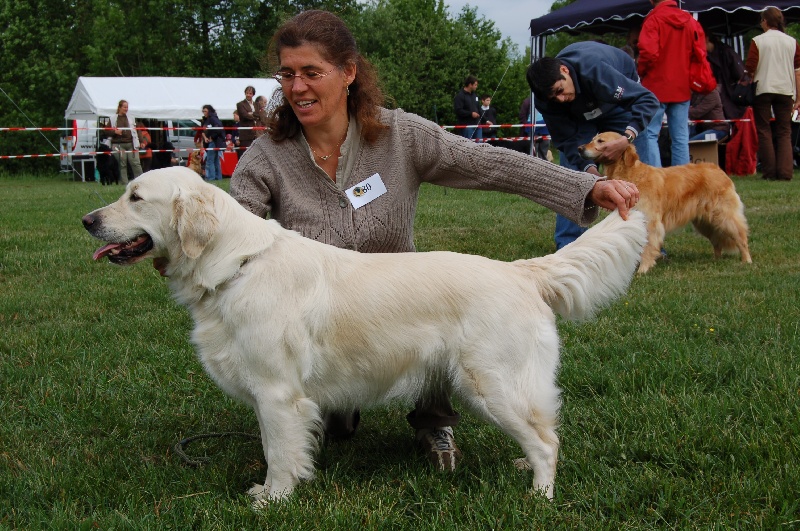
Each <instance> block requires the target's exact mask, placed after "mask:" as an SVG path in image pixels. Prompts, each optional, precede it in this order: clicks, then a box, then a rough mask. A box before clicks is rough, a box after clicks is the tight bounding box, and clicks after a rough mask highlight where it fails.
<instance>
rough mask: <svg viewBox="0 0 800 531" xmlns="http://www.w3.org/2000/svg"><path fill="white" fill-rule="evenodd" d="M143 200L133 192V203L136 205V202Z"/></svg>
mask: <svg viewBox="0 0 800 531" xmlns="http://www.w3.org/2000/svg"><path fill="white" fill-rule="evenodd" d="M141 200H142V198H141V197H139V196H138V195H137V194H136V192H133V193H132V194H131V203H135V202H136V201H141Z"/></svg>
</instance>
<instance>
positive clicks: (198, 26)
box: [0, 0, 529, 172]
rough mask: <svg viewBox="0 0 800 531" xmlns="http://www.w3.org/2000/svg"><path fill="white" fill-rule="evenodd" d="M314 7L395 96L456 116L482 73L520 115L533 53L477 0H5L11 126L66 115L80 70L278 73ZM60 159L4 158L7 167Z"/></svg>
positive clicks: (26, 145) (0, 144) (1, 40)
mask: <svg viewBox="0 0 800 531" xmlns="http://www.w3.org/2000/svg"><path fill="white" fill-rule="evenodd" d="M306 9H326V10H329V11H332V12H334V13H337V14H338V15H339V16H341V17H342V18H343V19H344V20H345V21H346V22H347V23H348V25H349V27H350V28H351V29H352V31H353V33H354V34H355V36H356V39H357V42H358V43H359V47H360V49H361V52H362V53H363V54H364V55H365V56H366V57H367V58H368V59H369V60H370V61H372V62H373V63H374V64H375V66H376V68H377V70H378V72H379V74H380V77H381V80H382V82H383V85H384V89H385V92H386V94H387V95H388V97H389V106H392V107H401V108H403V109H405V110H407V111H410V112H414V113H417V114H419V115H421V116H424V117H426V118H428V119H431V120H433V121H436V122H437V123H440V124H454V123H455V116H454V112H453V97H454V95H455V94H456V92H458V91H459V90H460V89H461V83H462V81H463V80H464V78H465V77H466V76H467V75H470V74H472V75H475V76H477V77H478V78H479V80H480V88H479V93H484V92H485V93H489V94H494V101H493V105H494V106H495V107H496V108H497V109H498V111H499V119H500V121H501V122H504V123H517V122H518V117H517V115H518V110H519V106H520V103H521V102H522V100H523V99H524V98H525V97H526V96H527V95H528V93H529V89H528V87H527V84H526V82H525V68H526V67H527V64H528V56H527V54H526V53H525V51H524V50H522V51H520V50H518V49H517V47H516V46H515V45H514V44H513V43H512V42H511V41H510V40H509V39H504V38H503V36H502V34H501V33H500V31H499V30H498V29H497V28H496V27H495V25H494V22H492V21H490V20H487V19H485V18H484V17H482V16H479V15H478V14H477V12H476V10H475V9H471V8H469V7H467V8H464V9H463V10H462V11H461V12H458V13H451V12H450V11H449V9H448V8H447V6H446V5H445V3H444V1H443V0H370V1H369V2H368V3H361V2H359V1H358V0H184V1H183V2H177V3H176V2H173V1H168V0H124V1H121V0H29V1H28V2H15V1H13V0H0V44H2V54H0V72H2V75H1V76H0V89H2V90H1V91H0V127H34V126H36V127H63V125H64V118H63V116H64V110H65V109H66V107H67V104H68V103H69V99H70V97H71V95H72V92H73V90H74V88H75V84H76V82H77V79H78V77H79V76H183V77H260V76H268V75H270V74H271V73H272V69H273V68H274V65H270V64H268V62H267V60H266V51H267V47H268V44H269V41H270V38H271V36H272V34H273V33H274V31H275V30H276V29H277V28H278V26H279V25H280V24H281V23H282V22H283V21H284V20H285V19H286V18H288V17H291V16H293V15H295V14H297V13H299V12H301V11H303V10H306ZM520 23H521V24H523V23H525V21H520ZM501 80H502V82H501ZM120 98H126V99H130V100H133V99H135V95H134V94H128V95H124V94H120ZM199 117H200V109H198V118H199ZM514 134H516V133H514ZM59 136H61V134H60V133H58V132H48V133H34V132H13V133H11V132H0V155H17V154H40V153H54V152H57V147H58V138H59ZM53 146H55V147H56V149H55V151H54V148H53ZM53 160H54V159H52V158H51V159H40V160H32V159H17V160H4V161H0V172H4V171H9V172H14V171H18V170H31V169H33V168H36V167H39V168H52V167H53Z"/></svg>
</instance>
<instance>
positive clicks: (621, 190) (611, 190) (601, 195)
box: [589, 140, 639, 220]
mask: <svg viewBox="0 0 800 531" xmlns="http://www.w3.org/2000/svg"><path fill="white" fill-rule="evenodd" d="M625 141H626V142H627V140H625ZM589 199H590V200H591V201H592V203H594V204H595V205H597V206H599V207H600V208H605V209H608V210H614V209H618V210H619V215H620V216H621V217H622V219H625V220H627V219H628V211H629V210H630V209H631V208H633V207H634V206H635V205H636V203H637V202H638V201H639V189H638V188H636V185H635V184H633V183H629V182H627V181H618V180H616V179H611V180H602V181H597V182H596V183H594V188H592V191H591V192H589Z"/></svg>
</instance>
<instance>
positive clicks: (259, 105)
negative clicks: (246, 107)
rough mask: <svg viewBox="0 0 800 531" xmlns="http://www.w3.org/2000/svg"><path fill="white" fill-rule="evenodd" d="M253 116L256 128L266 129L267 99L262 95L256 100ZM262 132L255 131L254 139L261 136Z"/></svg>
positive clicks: (261, 130)
mask: <svg viewBox="0 0 800 531" xmlns="http://www.w3.org/2000/svg"><path fill="white" fill-rule="evenodd" d="M253 116H255V121H256V125H255V126H256V127H258V128H264V127H267V119H268V118H267V97H266V96H264V95H263V94H262V95H261V96H259V97H257V98H256V112H255V114H253ZM264 132H265V130H264V129H256V138H258V137H260V136H261V135H263V134H264Z"/></svg>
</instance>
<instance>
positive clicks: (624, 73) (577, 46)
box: [526, 42, 659, 249]
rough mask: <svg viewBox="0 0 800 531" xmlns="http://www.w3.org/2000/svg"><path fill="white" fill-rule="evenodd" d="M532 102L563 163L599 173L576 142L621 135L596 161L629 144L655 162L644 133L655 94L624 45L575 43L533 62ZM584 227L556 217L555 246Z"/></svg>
mask: <svg viewBox="0 0 800 531" xmlns="http://www.w3.org/2000/svg"><path fill="white" fill-rule="evenodd" d="M526 77H527V80H528V85H529V86H530V88H531V92H533V95H534V107H535V109H536V110H537V111H539V112H540V113H541V114H542V117H543V118H544V121H545V123H546V124H547V129H548V131H549V133H550V138H551V140H552V143H553V145H555V147H556V148H557V149H558V151H559V161H560V164H561V165H562V166H565V167H567V168H571V169H573V170H579V171H585V172H588V173H592V174H595V175H601V174H600V172H599V170H598V169H597V165H596V164H595V161H590V160H584V159H583V158H582V157H581V156H580V154H579V153H578V146H580V145H583V144H586V143H587V142H589V141H590V140H591V139H592V138H593V137H594V136H595V135H597V134H598V133H602V132H604V131H615V132H617V133H620V134H622V135H624V136H622V137H621V138H620V139H619V140H618V141H616V142H614V143H608V144H606V146H605V149H604V151H605V154H604V156H603V158H602V159H600V160H599V162H604V161H605V162H609V161H615V160H617V159H619V158H620V157H621V156H622V154H623V153H624V152H625V149H626V148H627V147H628V145H629V144H631V143H632V144H633V145H634V146H635V147H636V151H637V153H638V154H639V158H640V159H641V161H642V162H644V163H645V164H650V165H654V164H653V162H654V160H653V157H654V156H655V154H653V153H650V151H651V150H650V149H649V146H648V145H647V143H646V138H645V135H644V134H641V135H640V133H643V132H644V131H645V130H646V129H647V125H648V124H649V123H650V121H651V120H652V118H653V116H654V115H655V114H656V112H657V111H658V109H659V102H658V99H657V98H656V97H655V95H654V94H653V93H652V92H650V91H649V90H647V89H646V88H644V87H643V86H642V85H641V83H639V75H638V74H637V73H636V63H635V62H634V60H633V59H632V58H631V57H630V56H629V55H628V54H626V53H625V52H623V51H622V50H619V49H617V48H614V47H612V46H608V45H605V44H601V43H598V42H578V43H574V44H570V45H569V46H567V47H566V48H564V49H563V50H562V51H561V52H560V53H559V54H558V55H557V56H556V57H543V58H541V59H538V60H537V61H535V62H533V63H532V64H531V65H530V66H529V67H528V71H527V74H526ZM585 230H586V229H585V228H583V227H581V226H580V225H578V224H576V223H573V222H572V221H570V220H568V219H567V218H564V217H562V216H558V215H557V216H556V231H555V241H556V248H557V249H561V248H562V247H564V246H565V245H567V244H569V243H572V242H573V241H575V240H576V239H577V238H578V236H580V235H581V234H583V232H584V231H585Z"/></svg>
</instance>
